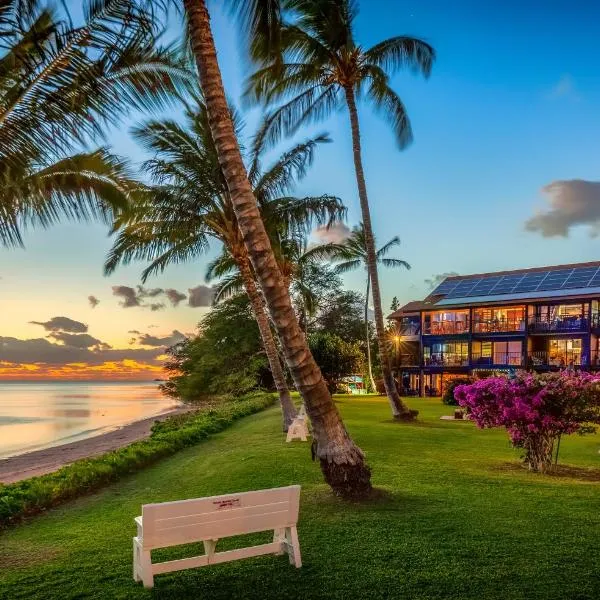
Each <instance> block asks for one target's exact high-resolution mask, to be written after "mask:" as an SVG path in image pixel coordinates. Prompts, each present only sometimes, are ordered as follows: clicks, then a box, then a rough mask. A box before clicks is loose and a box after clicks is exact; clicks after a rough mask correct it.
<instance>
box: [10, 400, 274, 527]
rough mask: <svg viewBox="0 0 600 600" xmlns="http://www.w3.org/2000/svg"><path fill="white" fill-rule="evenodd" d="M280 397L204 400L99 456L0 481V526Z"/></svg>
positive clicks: (200, 437)
mask: <svg viewBox="0 0 600 600" xmlns="http://www.w3.org/2000/svg"><path fill="white" fill-rule="evenodd" d="M275 400H276V395H275V394H273V393H271V392H255V393H252V394H247V395H246V396H243V397H240V398H238V399H230V398H229V399H227V400H221V401H220V402H219V403H211V404H207V405H202V406H201V407H199V408H198V409H197V410H194V409H193V408H192V409H190V410H188V411H185V412H178V413H176V414H174V415H170V416H168V417H167V418H166V419H162V420H159V419H158V418H154V424H153V425H152V427H151V429H150V435H149V436H148V437H146V438H144V439H137V440H136V441H133V442H132V443H130V444H128V445H125V446H121V447H117V448H116V449H113V450H111V451H109V452H106V453H104V454H100V455H99V456H91V457H86V458H81V459H79V460H75V462H72V463H70V464H68V465H66V466H63V467H62V468H59V469H58V470H57V471H54V472H51V473H47V474H44V475H40V476H36V477H31V478H29V479H23V480H21V481H16V482H14V483H9V484H6V485H4V484H2V483H0V529H1V528H3V527H6V526H8V525H10V524H11V523H13V522H16V521H18V520H20V519H21V518H23V517H26V516H29V515H33V514H36V513H39V512H42V511H44V510H46V509H48V508H51V507H54V506H57V505H58V504H61V503H62V502H65V501H67V500H70V499H72V498H76V497H78V496H82V495H84V494H87V493H90V492H93V491H95V490H98V489H99V488H101V487H103V486H105V485H107V484H109V483H112V482H114V481H116V480H118V479H119V478H120V477H122V476H125V475H128V474H131V473H134V472H136V471H138V470H140V469H142V468H144V467H146V466H148V465H151V464H153V463H155V462H157V461H158V460H160V459H161V458H164V457H167V456H171V455H173V454H175V453H176V452H178V451H179V450H182V449H183V448H187V447H190V446H193V445H195V444H198V443H199V442H201V441H203V440H205V439H206V438H208V437H210V436H211V435H212V434H214V433H218V432H220V431H223V430H224V429H226V428H227V427H229V426H230V425H231V424H232V423H234V422H235V421H237V420H238V419H241V418H242V417H245V416H247V415H251V414H254V413H257V412H260V411H262V410H264V409H265V408H267V407H269V406H271V405H273V404H274V403H275ZM144 421H148V419H145V420H144ZM138 423H139V422H138ZM145 425H146V426H147V424H145ZM113 433H114V432H113ZM105 435H110V433H108V434H105ZM102 437H103V436H97V438H89V439H88V440H83V442H90V441H91V440H95V439H100V438H102ZM57 448H60V447H57ZM15 458H19V457H15Z"/></svg>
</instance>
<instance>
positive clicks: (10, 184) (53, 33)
mask: <svg viewBox="0 0 600 600" xmlns="http://www.w3.org/2000/svg"><path fill="white" fill-rule="evenodd" d="M84 13H85V15H86V19H85V22H84V24H83V25H82V26H80V27H73V26H72V25H71V24H70V18H69V17H68V15H67V16H65V17H63V18H60V17H57V16H56V13H55V11H53V10H50V9H48V8H45V7H43V6H41V3H40V2H39V1H38V0H4V1H2V2H1V3H0V38H1V39H2V50H1V51H0V180H1V181H2V186H1V189H0V244H2V245H5V246H15V245H22V243H23V240H22V233H21V232H22V228H23V227H24V226H27V225H31V224H33V225H35V224H38V225H42V226H48V225H50V224H51V223H53V222H55V221H56V220H58V219H60V218H68V219H87V218H92V217H103V216H106V213H107V211H109V210H110V209H111V208H114V207H122V206H123V205H124V203H125V202H126V200H127V195H128V190H127V189H126V187H124V186H123V185H122V182H123V181H124V176H125V171H124V168H123V164H122V163H121V161H119V160H116V159H114V158H113V157H110V156H109V155H108V153H107V152H106V150H104V149H102V148H100V149H97V150H94V151H91V152H89V151H82V152H80V153H77V154H74V155H71V153H72V152H73V147H80V148H82V149H83V148H84V147H85V146H86V145H87V144H88V143H89V142H91V141H94V140H96V139H98V138H99V137H101V135H102V133H103V131H104V129H105V126H106V125H114V124H116V123H118V122H119V119H120V117H121V116H122V115H124V114H126V113H128V112H130V111H131V110H133V109H145V110H152V109H157V108H164V107H165V106H167V102H168V101H169V99H170V98H172V95H173V93H174V92H181V91H182V90H183V89H184V87H185V86H184V84H185V81H186V80H189V73H187V72H185V70H184V69H182V68H181V65H180V64H179V62H178V61H177V60H175V58H174V55H173V53H172V52H171V51H170V50H160V49H156V48H155V34H156V31H155V28H154V27H152V25H151V23H149V21H148V19H147V17H146V15H145V13H144V12H143V11H141V10H135V9H134V8H132V7H131V6H129V2H127V1H126V0H89V1H88V2H86V4H85V6H84ZM117 181H120V182H121V184H120V185H119V184H118V183H117Z"/></svg>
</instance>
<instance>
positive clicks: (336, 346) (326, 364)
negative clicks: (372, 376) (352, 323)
mask: <svg viewBox="0 0 600 600" xmlns="http://www.w3.org/2000/svg"><path fill="white" fill-rule="evenodd" d="M308 345H309V347H310V351H311V352H312V355H313V356H314V357H315V360H316V361H317V364H318V365H319V368H320V369H321V373H323V377H325V380H326V381H327V385H328V386H329V391H330V392H331V393H334V392H337V391H338V388H339V385H340V383H341V381H342V379H343V378H344V377H348V376H350V375H355V374H356V373H357V372H360V371H361V370H362V366H363V365H362V362H363V361H364V355H363V353H362V351H361V349H360V346H359V345H358V344H357V343H356V342H347V341H345V340H343V339H342V338H341V337H340V336H339V335H335V334H334V333H329V332H328V331H316V332H315V333H311V334H310V335H309V336H308Z"/></svg>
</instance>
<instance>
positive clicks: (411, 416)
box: [394, 408, 419, 423]
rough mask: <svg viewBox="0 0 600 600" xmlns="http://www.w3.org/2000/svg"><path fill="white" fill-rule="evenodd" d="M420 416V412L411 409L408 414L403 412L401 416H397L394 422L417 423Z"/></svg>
mask: <svg viewBox="0 0 600 600" xmlns="http://www.w3.org/2000/svg"><path fill="white" fill-rule="evenodd" d="M418 414H419V411H418V410H415V409H414V408H411V409H410V410H409V411H408V412H401V413H400V414H399V415H395V416H394V421H400V422H402V423H410V422H411V421H416V419H417V415H418Z"/></svg>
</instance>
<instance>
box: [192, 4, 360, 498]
mask: <svg viewBox="0 0 600 600" xmlns="http://www.w3.org/2000/svg"><path fill="white" fill-rule="evenodd" d="M183 4H184V8H185V12H186V16H187V23H188V37H189V41H190V46H191V50H192V52H193V55H194V57H195V59H196V65H197V67H198V74H199V79H200V87H201V89H202V92H203V94H204V98H205V101H206V107H207V112H208V121H209V125H210V129H211V132H212V134H213V138H214V140H215V146H216V148H217V153H218V156H219V163H220V165H221V168H222V171H223V176H224V178H225V181H226V182H227V187H228V188H229V190H230V193H231V200H232V204H233V208H234V211H235V215H236V218H237V223H238V226H239V228H240V231H241V233H242V237H243V239H244V244H245V246H246V248H247V250H248V254H249V256H250V260H251V263H252V267H253V269H254V273H255V275H256V278H257V280H258V282H259V284H260V287H261V289H262V292H263V295H264V298H265V301H266V304H267V307H268V310H269V314H270V315H271V318H272V320H273V323H274V325H275V328H276V330H277V333H278V335H279V339H280V340H281V346H282V349H283V353H284V355H285V359H286V362H287V365H288V368H289V370H290V373H291V375H292V378H293V380H294V383H295V385H296V388H297V389H298V391H299V392H300V394H301V395H302V398H303V400H304V405H305V406H306V410H307V413H308V416H309V417H310V419H311V422H312V426H313V444H312V454H313V456H314V457H316V458H317V459H318V460H319V462H320V466H321V470H322V472H323V475H324V477H325V479H326V481H327V483H328V484H329V485H330V486H331V487H332V489H333V490H334V491H335V492H336V493H338V494H341V495H344V496H348V497H360V496H365V495H366V494H368V493H369V492H370V491H371V472H370V469H369V468H368V466H367V465H366V463H365V460H364V455H363V452H362V450H361V449H360V448H359V447H358V446H357V445H356V444H355V443H354V441H353V440H352V438H351V437H350V436H349V434H348V432H347V431H346V428H345V427H344V424H343V422H342V419H341V417H340V414H339V412H338V410H337V408H336V406H335V404H334V403H333V400H332V398H331V395H330V393H329V390H328V389H327V384H326V382H325V380H324V379H323V376H322V374H321V372H320V370H319V367H318V366H317V364H316V362H315V360H314V358H313V356H312V354H311V353H310V350H309V348H308V346H307V342H306V338H305V336H304V334H303V332H302V330H301V328H300V326H299V325H298V320H297V318H296V315H295V313H294V308H293V306H292V301H291V299H290V295H289V293H288V290H287V288H286V286H285V283H284V281H283V277H282V275H281V272H280V270H279V268H278V266H277V261H276V259H275V255H274V253H273V249H272V248H271V244H270V241H269V236H268V234H267V232H266V230H265V226H264V224H263V222H262V220H261V215H260V211H259V206H258V203H257V201H256V198H255V197H254V194H253V191H252V185H251V183H250V181H249V179H248V176H247V173H246V170H245V168H244V162H243V159H242V154H241V151H240V147H239V144H238V141H237V137H236V134H235V128H234V124H233V121H232V119H231V115H230V112H229V107H228V105H227V99H226V95H225V89H224V86H223V81H222V79H221V72H220V69H219V63H218V60H217V54H216V48H215V43H214V38H213V35H212V30H211V27H210V15H209V12H208V8H207V6H206V1H205V0H184V1H183ZM278 4H279V3H278V2H276V1H273V2H260V1H257V0H246V1H245V2H238V3H237V5H238V8H239V9H240V10H241V12H242V13H243V15H245V16H246V19H245V22H246V23H248V24H249V26H248V27H246V31H247V32H248V33H249V35H250V37H251V39H253V40H258V42H257V43H256V44H253V49H254V51H257V49H258V46H262V48H261V49H260V50H261V52H264V48H265V46H266V47H267V48H269V47H271V46H275V45H276V44H277V43H278V36H275V37H273V35H271V33H272V31H274V30H275V31H279V30H278V28H277V25H278V20H279V12H278ZM273 25H275V26H274V27H273ZM259 31H260V33H261V35H258V32H259ZM263 40H266V41H265V42H264V43H262V41H263Z"/></svg>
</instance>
